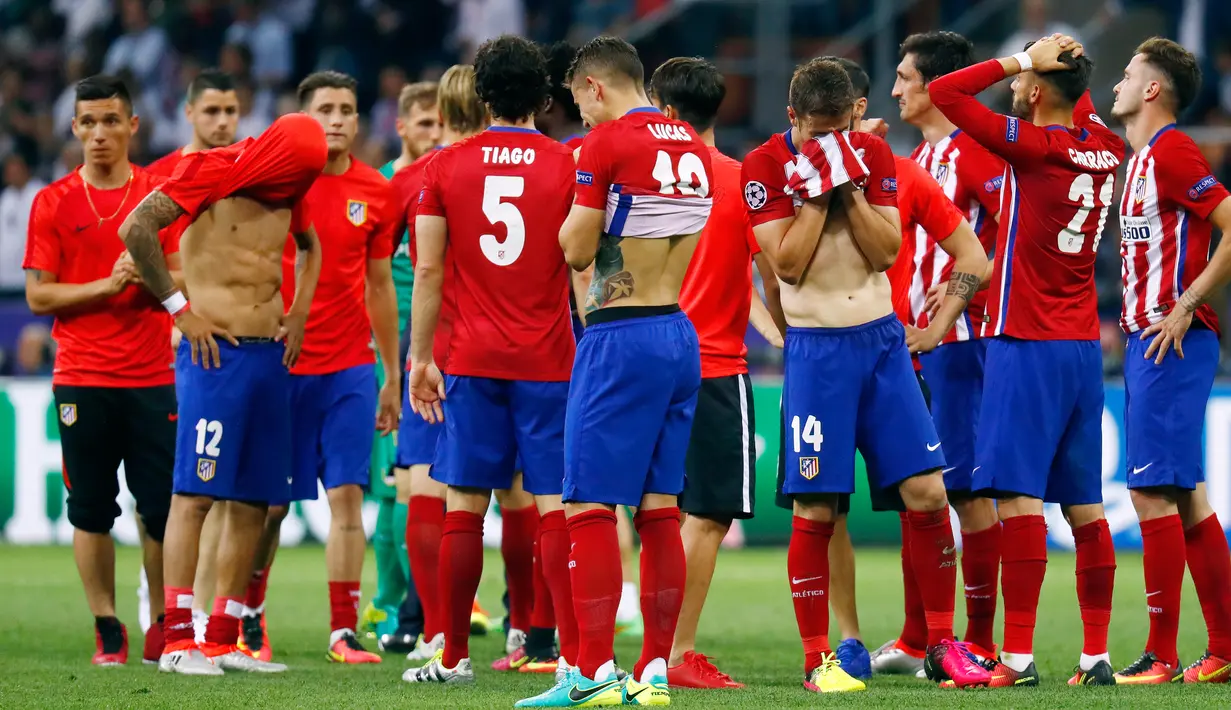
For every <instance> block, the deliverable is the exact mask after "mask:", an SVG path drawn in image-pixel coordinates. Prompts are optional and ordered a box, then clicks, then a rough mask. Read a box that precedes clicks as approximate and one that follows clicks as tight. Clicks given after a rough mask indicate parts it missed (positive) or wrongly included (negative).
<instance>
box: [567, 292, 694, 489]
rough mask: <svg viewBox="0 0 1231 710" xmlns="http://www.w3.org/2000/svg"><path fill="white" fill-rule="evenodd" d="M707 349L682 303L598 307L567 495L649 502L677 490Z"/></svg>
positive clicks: (584, 349)
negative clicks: (702, 347) (654, 496)
mask: <svg viewBox="0 0 1231 710" xmlns="http://www.w3.org/2000/svg"><path fill="white" fill-rule="evenodd" d="M700 389H701V350H700V347H699V346H698V344H697V331H696V329H695V328H693V326H692V323H691V322H690V321H689V320H688V318H687V316H685V315H684V314H683V312H681V311H680V310H679V309H678V307H676V308H674V310H669V309H668V308H666V307H639V306H624V307H613V308H606V309H602V310H599V311H595V312H594V313H592V314H590V320H589V322H588V323H587V325H586V330H585V335H583V336H582V338H581V342H580V343H578V345H577V357H576V359H575V360H574V361H573V380H572V385H571V386H570V388H569V392H568V411H567V413H566V415H565V422H564V500H565V501H570V502H577V503H606V504H607V505H633V506H635V505H641V498H642V497H643V496H644V495H645V494H647V493H659V494H663V495H673V496H678V495H679V494H680V491H682V490H683V489H684V462H685V459H686V457H687V455H688V442H689V440H690V439H691V437H692V420H693V414H694V413H695V411H696V408H697V391H698V390H700Z"/></svg>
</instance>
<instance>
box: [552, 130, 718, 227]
mask: <svg viewBox="0 0 1231 710" xmlns="http://www.w3.org/2000/svg"><path fill="white" fill-rule="evenodd" d="M712 175H713V166H712V165H711V160H710V151H709V148H708V147H706V145H705V144H704V143H702V142H701V139H700V138H698V137H697V134H696V132H695V131H693V129H692V127H691V126H689V125H688V124H687V123H684V122H683V121H675V120H672V119H670V118H667V117H666V116H664V115H663V113H662V112H661V111H659V110H658V109H656V108H654V107H652V106H646V107H644V108H635V109H633V110H631V111H629V112H628V113H626V114H624V115H623V116H621V117H619V118H617V119H615V120H612V121H607V122H605V123H602V124H599V125H598V126H595V127H594V130H592V131H590V132H589V133H587V134H586V137H585V139H584V140H583V141H582V143H581V154H580V155H579V156H578V159H577V201H576V204H578V205H581V206H582V207H590V208H592V209H598V210H605V211H606V213H607V217H606V219H605V220H604V222H603V232H604V233H605V234H609V235H611V236H613V237H635V238H638V239H661V238H665V237H675V236H679V235H681V234H695V233H697V232H700V231H701V229H702V228H703V227H704V226H705V222H706V220H707V219H709V216H710V209H711V207H712V206H713V200H712V199H711V198H710V185H711V183H712V180H711V179H710V178H711V176H712Z"/></svg>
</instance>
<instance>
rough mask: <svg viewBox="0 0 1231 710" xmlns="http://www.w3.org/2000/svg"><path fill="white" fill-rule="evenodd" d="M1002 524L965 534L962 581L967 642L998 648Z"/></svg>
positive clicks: (982, 647)
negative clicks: (997, 605)
mask: <svg viewBox="0 0 1231 710" xmlns="http://www.w3.org/2000/svg"><path fill="white" fill-rule="evenodd" d="M1000 537H1001V533H1000V523H996V524H995V525H992V526H991V527H990V528H987V529H986V530H979V531H976V532H969V533H967V532H964V533H962V582H963V586H964V587H965V594H966V620H967V621H966V639H965V640H966V642H967V643H971V644H974V645H975V646H978V647H979V649H980V650H982V651H986V652H988V653H991V652H992V650H993V649H994V648H995V645H996V642H995V639H994V633H995V628H994V626H995V623H996V583H997V581H999V580H998V579H997V578H998V577H999V575H1000Z"/></svg>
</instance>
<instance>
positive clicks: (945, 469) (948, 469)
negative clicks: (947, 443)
mask: <svg viewBox="0 0 1231 710" xmlns="http://www.w3.org/2000/svg"><path fill="white" fill-rule="evenodd" d="M956 468H957V466H950V467H949V468H943V469H941V470H940V475H942V476H943V475H945V474H946V473H948V472H950V471H952V470H954V469H956Z"/></svg>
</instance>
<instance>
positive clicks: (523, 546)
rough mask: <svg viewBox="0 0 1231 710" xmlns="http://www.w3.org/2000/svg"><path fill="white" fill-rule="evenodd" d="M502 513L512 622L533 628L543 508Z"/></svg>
mask: <svg viewBox="0 0 1231 710" xmlns="http://www.w3.org/2000/svg"><path fill="white" fill-rule="evenodd" d="M500 516H501V521H502V523H503V524H504V532H503V534H502V535H501V538H500V554H501V556H502V557H503V558H504V572H505V578H506V580H507V581H508V585H509V626H510V628H514V629H520V630H522V631H529V630H530V613H531V612H532V611H533V609H534V541H535V539H536V538H537V537H538V535H539V510H538V508H537V507H535V506H533V505H531V506H530V507H528V508H518V509H517V510H509V509H507V508H501V509H500ZM450 668H452V666H450Z"/></svg>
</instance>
